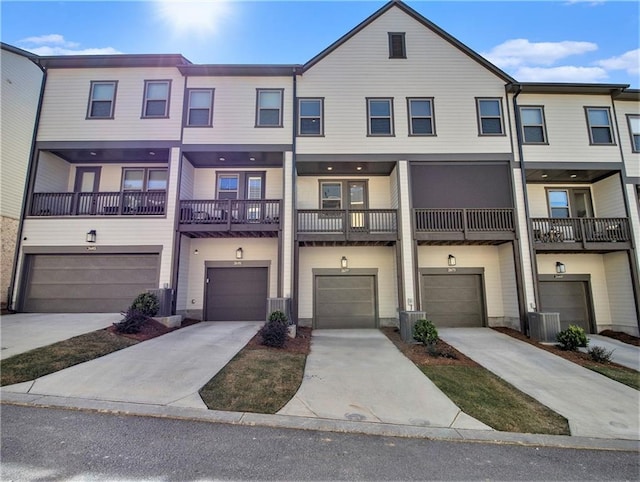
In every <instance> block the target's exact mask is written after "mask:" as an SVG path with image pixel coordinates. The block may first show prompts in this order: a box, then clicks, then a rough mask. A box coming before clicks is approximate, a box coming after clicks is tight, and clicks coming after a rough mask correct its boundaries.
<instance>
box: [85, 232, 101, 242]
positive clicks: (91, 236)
mask: <svg viewBox="0 0 640 482" xmlns="http://www.w3.org/2000/svg"><path fill="white" fill-rule="evenodd" d="M97 237H98V233H96V230H95V229H92V230H91V231H89V232H88V233H87V243H95V242H96V238H97Z"/></svg>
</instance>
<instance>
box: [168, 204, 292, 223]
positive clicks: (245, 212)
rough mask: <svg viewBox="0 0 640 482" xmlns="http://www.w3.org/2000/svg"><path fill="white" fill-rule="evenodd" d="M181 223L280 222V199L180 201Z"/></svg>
mask: <svg viewBox="0 0 640 482" xmlns="http://www.w3.org/2000/svg"><path fill="white" fill-rule="evenodd" d="M180 224H205V225H207V224H208V225H237V224H267V225H269V224H270V225H275V226H278V225H279V224H280V200H277V199H276V200H272V199H255V200H254V199H251V200H238V199H224V200H188V201H180Z"/></svg>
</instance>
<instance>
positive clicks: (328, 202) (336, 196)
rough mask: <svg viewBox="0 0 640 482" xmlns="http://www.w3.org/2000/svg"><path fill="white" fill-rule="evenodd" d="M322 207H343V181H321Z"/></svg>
mask: <svg viewBox="0 0 640 482" xmlns="http://www.w3.org/2000/svg"><path fill="white" fill-rule="evenodd" d="M320 209H342V182H321V183H320Z"/></svg>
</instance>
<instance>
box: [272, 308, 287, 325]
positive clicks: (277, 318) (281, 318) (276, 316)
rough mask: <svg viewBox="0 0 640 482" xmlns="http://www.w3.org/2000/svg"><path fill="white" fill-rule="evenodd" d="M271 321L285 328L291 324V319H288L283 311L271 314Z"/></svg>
mask: <svg viewBox="0 0 640 482" xmlns="http://www.w3.org/2000/svg"><path fill="white" fill-rule="evenodd" d="M269 321H273V322H278V323H282V324H283V325H285V326H286V325H288V324H289V319H288V318H287V315H285V314H284V313H283V312H282V311H279V310H276V311H272V312H271V314H270V315H269Z"/></svg>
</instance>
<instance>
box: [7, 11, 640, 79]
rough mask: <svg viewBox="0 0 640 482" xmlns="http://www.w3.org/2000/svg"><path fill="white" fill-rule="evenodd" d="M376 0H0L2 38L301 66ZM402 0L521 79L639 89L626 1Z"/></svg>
mask: <svg viewBox="0 0 640 482" xmlns="http://www.w3.org/2000/svg"><path fill="white" fill-rule="evenodd" d="M385 3H386V2H385V1H375V2H372V1H346V0H340V1H319V2H318V1H306V0H298V1H241V0H230V1H215V0H214V1H198V2H191V3H188V2H180V3H177V2H170V1H163V0H149V1H137V2H126V1H108V2H93V1H91V2H87V1H66V2H58V1H45V2H35V1H8V0H2V4H1V17H2V34H1V37H2V41H3V42H6V43H9V44H11V45H14V46H17V47H20V48H23V49H25V50H30V51H33V52H36V53H39V54H42V55H59V54H60V55H61V54H82V53H93V54H101V53H106V54H108V53H129V54H133V53H135V54H141V53H144V54H147V53H179V54H182V55H184V56H185V57H186V58H188V59H189V60H190V61H192V62H194V63H207V64H215V63H234V64H237V63H239V64H246V63H304V62H306V61H307V60H309V59H311V58H312V57H313V56H315V55H316V54H317V53H319V52H320V51H322V50H323V49H324V48H326V47H327V46H329V45H330V44H331V43H333V42H334V41H335V40H337V39H338V38H339V37H340V36H342V35H344V34H345V33H347V32H348V31H349V30H350V29H352V28H353V27H355V26H356V25H357V24H358V23H360V22H361V21H362V20H364V19H365V18H366V17H368V16H369V15H371V14H372V13H374V12H375V11H376V10H377V9H378V8H380V7H381V6H383V5H384V4H385ZM406 3H407V4H408V5H409V6H410V7H412V8H413V9H415V10H417V11H418V12H419V13H420V14H422V15H423V16H425V17H426V18H427V19H429V20H431V21H432V22H433V23H435V24H436V25H438V26H439V27H441V28H442V29H444V30H445V31H447V32H448V33H449V34H451V35H453V36H454V37H456V38H457V39H458V40H460V41H461V42H463V43H464V44H466V45H467V46H468V47H470V48H471V49H473V50H474V51H476V52H478V53H480V54H481V55H483V56H484V57H486V58H487V59H489V60H490V61H492V62H493V63H494V64H496V65H497V66H498V67H500V68H501V69H503V70H504V71H506V72H507V73H508V74H510V75H511V76H513V77H515V78H516V79H517V80H519V81H523V82H526V81H528V82H602V83H621V84H631V87H633V88H640V67H639V66H640V48H639V47H640V29H639V22H640V3H639V2H636V1H609V0H606V1H602V0H561V1H531V2H527V1H513V0H512V1H508V0H505V1H427V0H410V1H407V2H406Z"/></svg>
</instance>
